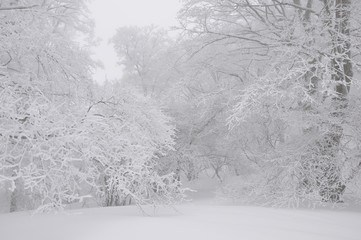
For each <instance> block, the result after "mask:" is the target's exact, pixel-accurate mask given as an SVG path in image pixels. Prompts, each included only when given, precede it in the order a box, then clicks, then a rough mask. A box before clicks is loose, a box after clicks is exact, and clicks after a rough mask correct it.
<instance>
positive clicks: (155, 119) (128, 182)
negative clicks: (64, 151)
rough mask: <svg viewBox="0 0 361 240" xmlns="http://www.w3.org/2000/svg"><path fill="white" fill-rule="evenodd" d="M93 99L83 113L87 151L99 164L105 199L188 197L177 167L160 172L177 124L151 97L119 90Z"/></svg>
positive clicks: (167, 200) (120, 201)
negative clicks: (170, 171) (167, 172)
mask: <svg viewBox="0 0 361 240" xmlns="http://www.w3.org/2000/svg"><path fill="white" fill-rule="evenodd" d="M119 94H120V95H121V97H110V98H108V99H107V100H101V101H98V102H96V103H95V104H93V105H92V106H91V107H90V108H89V110H88V112H87V115H86V118H85V119H84V128H85V129H87V131H89V139H87V141H86V143H84V144H85V145H86V146H90V147H89V148H87V149H86V151H87V152H84V154H85V155H86V156H87V157H88V158H89V159H90V160H91V161H92V163H93V164H94V165H95V166H97V169H98V172H99V179H98V184H99V185H100V188H99V191H100V194H101V196H102V197H103V198H104V201H105V205H107V206H114V205H126V204H130V203H135V204H137V205H143V204H174V203H176V202H178V201H180V200H182V199H183V198H184V194H183V190H182V188H181V184H180V182H179V180H178V179H177V178H176V177H175V176H174V175H173V173H169V174H165V175H160V172H159V171H158V170H157V169H158V168H157V165H158V158H159V156H163V155H165V154H167V151H169V150H172V149H173V145H174V134H175V129H174V127H173V126H172V125H171V124H170V119H169V118H168V117H167V116H166V115H164V113H163V112H162V111H161V110H160V109H159V108H158V107H156V105H155V103H154V102H152V101H151V100H150V99H149V98H144V97H142V96H140V95H135V94H131V93H130V92H127V91H122V92H121V93H119Z"/></svg>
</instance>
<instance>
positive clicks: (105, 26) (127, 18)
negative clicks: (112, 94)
mask: <svg viewBox="0 0 361 240" xmlns="http://www.w3.org/2000/svg"><path fill="white" fill-rule="evenodd" d="M179 8H180V3H179V0H92V2H91V3H90V7H89V9H90V11H91V13H92V17H93V18H94V19H95V24H96V26H95V35H96V37H97V38H100V39H101V44H100V46H98V47H97V48H96V49H95V55H96V56H95V59H96V60H100V61H102V62H103V64H104V67H105V69H104V70H100V69H99V70H98V71H97V72H96V73H95V75H94V79H95V80H96V81H97V82H99V83H102V82H104V80H105V77H107V78H108V79H109V80H113V79H116V78H118V79H119V78H120V77H121V74H122V73H121V68H120V66H119V65H117V57H116V54H115V53H114V50H113V47H112V46H111V45H109V44H108V41H109V39H110V38H111V37H113V36H114V34H115V32H116V29H117V28H118V27H122V26H132V25H138V26H145V25H150V24H154V25H157V26H161V27H164V28H167V27H170V26H174V25H176V24H177V21H176V15H177V11H178V9H179Z"/></svg>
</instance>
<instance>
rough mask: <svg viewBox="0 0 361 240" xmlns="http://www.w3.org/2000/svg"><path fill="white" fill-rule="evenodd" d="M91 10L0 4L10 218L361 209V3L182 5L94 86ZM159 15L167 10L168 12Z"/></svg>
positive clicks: (128, 40) (0, 106)
mask: <svg viewBox="0 0 361 240" xmlns="http://www.w3.org/2000/svg"><path fill="white" fill-rule="evenodd" d="M87 4H88V1H85V0H76V1H75V0H74V1H72V0H2V1H0V79H1V80H0V142H1V144H0V201H1V204H0V205H1V206H0V208H1V211H2V212H13V211H20V210H35V209H36V210H37V211H40V212H44V211H52V210H61V209H65V208H67V207H68V206H70V205H71V206H77V207H88V206H120V205H129V204H136V205H138V206H142V205H148V204H150V205H174V204H177V203H179V202H182V201H184V200H185V199H186V198H187V195H186V194H187V192H186V189H185V187H184V185H189V183H192V182H194V181H197V180H199V179H200V178H202V179H204V178H205V177H206V179H208V180H209V181H211V180H216V181H217V182H218V186H219V187H218V190H217V195H218V196H219V197H220V198H222V199H230V200H232V201H233V202H236V203H239V204H244V203H251V204H267V205H270V206H282V207H283V206H288V207H298V206H318V205H327V204H330V203H331V204H335V205H343V204H345V203H352V204H354V203H361V201H360V199H361V198H360V197H361V173H360V172H361V149H360V147H361V94H360V86H359V84H360V81H359V78H360V67H361V62H360V60H361V56H360V54H361V2H360V1H356V0H222V1H220V0H183V1H182V8H181V9H180V11H179V13H178V19H179V25H178V26H175V27H174V29H173V30H172V31H167V30H164V29H161V28H159V27H156V26H146V27H135V26H129V27H121V28H119V29H118V30H117V33H116V34H115V36H114V37H113V38H112V39H110V42H111V43H112V44H113V46H114V51H115V52H116V53H117V55H118V57H119V63H120V65H121V67H122V69H123V76H119V77H121V78H120V79H118V80H114V81H106V82H105V83H104V84H102V85H100V84H98V83H97V80H93V79H92V76H93V71H94V70H95V69H96V68H97V67H99V63H97V62H95V61H94V60H92V57H91V51H92V48H93V47H94V46H95V45H96V41H95V39H94V36H93V34H92V32H93V27H94V24H93V21H92V19H90V18H89V13H88V11H87ZM164 11H166V10H164Z"/></svg>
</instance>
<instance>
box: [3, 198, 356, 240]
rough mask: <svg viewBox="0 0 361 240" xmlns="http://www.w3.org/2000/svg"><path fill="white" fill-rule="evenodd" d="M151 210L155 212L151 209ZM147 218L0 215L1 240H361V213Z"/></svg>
mask: <svg viewBox="0 0 361 240" xmlns="http://www.w3.org/2000/svg"><path fill="white" fill-rule="evenodd" d="M147 210H148V211H151V210H150V209H147ZM178 210H179V212H175V211H173V210H170V209H159V210H158V211H157V214H156V215H155V216H151V217H146V216H143V215H142V214H141V213H140V212H139V210H138V209H137V208H136V207H133V206H131V207H119V208H102V209H100V208H96V209H82V210H73V211H69V212H68V213H67V214H58V215H46V216H44V215H43V216H38V215H37V216H30V215H29V214H28V213H15V214H3V215H0V239H1V240H113V239H114V240H115V239H116V240H119V239H127V240H136V239H156V240H162V239H167V240H168V239H170V240H177V239H182V240H184V239H186V240H192V239H197V240H198V239H205V240H212V239H217V240H223V239H224V240H228V239H237V240H241V239H245V240H252V239H264V240H272V239H275V240H283V239H285V240H286V239H287V240H291V239H292V240H297V239H300V240H313V239H317V240H321V239H325V240H351V239H353V240H360V239H361V212H358V211H346V210H342V211H341V210H333V211H331V210H330V211H325V210H290V209H287V210H284V209H270V208H260V207H246V206H217V205H199V204H187V205H183V206H179V207H178Z"/></svg>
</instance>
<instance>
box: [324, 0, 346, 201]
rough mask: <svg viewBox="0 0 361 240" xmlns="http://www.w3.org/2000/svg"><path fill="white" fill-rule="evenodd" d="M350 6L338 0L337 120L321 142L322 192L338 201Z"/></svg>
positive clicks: (334, 112) (335, 47) (334, 104)
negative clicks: (339, 158) (339, 156)
mask: <svg viewBox="0 0 361 240" xmlns="http://www.w3.org/2000/svg"><path fill="white" fill-rule="evenodd" d="M350 9H351V0H335V16H334V19H335V25H334V26H335V27H334V28H335V29H334V32H335V34H333V35H332V43H333V55H334V56H335V57H334V59H332V63H331V64H332V70H333V74H332V80H333V81H335V83H336V86H335V92H336V96H335V97H334V98H333V100H332V112H331V115H332V116H331V118H333V119H335V120H336V121H335V122H333V123H329V124H328V125H329V126H328V129H329V133H327V134H326V135H325V137H324V139H323V141H322V142H319V143H318V147H319V149H320V154H321V155H322V156H321V157H322V158H326V159H327V161H328V163H327V164H326V165H325V164H323V166H321V168H322V170H323V174H322V176H319V181H318V183H319V191H320V192H319V193H320V195H321V196H322V198H323V200H324V201H329V202H339V201H341V197H342V195H343V192H344V190H345V188H346V186H345V184H344V183H343V181H342V179H341V173H340V169H339V167H338V164H337V160H338V159H337V158H338V153H339V147H340V143H341V138H342V135H343V127H342V125H341V124H340V122H342V119H343V118H344V117H345V116H344V115H345V112H346V109H347V105H348V100H347V96H348V93H349V91H350V86H351V81H352V77H353V71H352V63H351V42H350V39H349V37H350V14H351V13H350Z"/></svg>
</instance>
